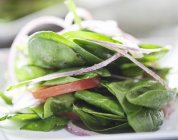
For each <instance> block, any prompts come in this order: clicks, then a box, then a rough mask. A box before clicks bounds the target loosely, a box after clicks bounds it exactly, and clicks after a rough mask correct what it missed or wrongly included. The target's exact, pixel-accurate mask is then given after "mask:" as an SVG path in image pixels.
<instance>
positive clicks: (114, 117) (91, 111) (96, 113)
mask: <svg viewBox="0 0 178 140" xmlns="http://www.w3.org/2000/svg"><path fill="white" fill-rule="evenodd" d="M80 109H81V110H82V111H83V112H85V113H88V114H91V115H93V116H97V117H101V118H105V119H108V120H117V121H121V122H126V119H124V118H121V116H118V115H115V114H110V113H106V112H101V111H98V110H97V111H96V110H94V109H91V108H89V107H86V106H85V107H80Z"/></svg>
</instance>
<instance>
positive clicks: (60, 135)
mask: <svg viewBox="0 0 178 140" xmlns="http://www.w3.org/2000/svg"><path fill="white" fill-rule="evenodd" d="M153 37H154V36H153ZM142 40H150V41H154V40H153V38H149V39H148V38H147V39H142ZM163 40H164V41H165V40H166V38H165V37H160V38H158V42H162V41H163ZM154 42H155V41H154ZM172 43H173V42H172ZM174 43H176V42H174ZM174 45H175V44H174ZM177 54H178V47H174V48H173V50H172V51H171V52H170V53H169V54H168V55H167V57H166V59H165V60H164V63H163V64H164V65H166V66H169V67H173V68H174V69H173V71H172V72H171V74H170V76H169V80H170V85H171V86H176V84H175V83H177V82H175V80H176V79H178V73H177V70H178V65H177V60H178V55H177ZM7 55H8V50H7V49H0V66H1V68H0V72H1V75H0V76H4V75H5V74H2V73H3V72H5V70H6V67H5V66H6V62H7V61H6V60H7ZM2 66H4V67H2ZM0 80H1V81H0V82H1V83H2V82H3V83H4V80H3V79H2V77H0ZM176 107H177V109H176V110H175V112H174V113H173V114H172V115H171V116H170V118H169V120H166V121H165V122H164V124H163V126H162V127H161V129H160V130H159V131H156V132H149V133H125V134H114V135H113V134H112V135H111V134H110V135H97V136H92V137H91V136H90V137H78V136H74V135H72V134H70V133H69V132H67V131H66V130H65V129H63V130H59V131H55V132H34V131H17V130H7V129H1V130H0V140H57V139H62V140H91V139H92V140H118V139H120V140H141V139H150V140H155V139H165V140H168V139H169V140H170V139H175V140H176V139H178V119H177V116H178V103H177V105H176Z"/></svg>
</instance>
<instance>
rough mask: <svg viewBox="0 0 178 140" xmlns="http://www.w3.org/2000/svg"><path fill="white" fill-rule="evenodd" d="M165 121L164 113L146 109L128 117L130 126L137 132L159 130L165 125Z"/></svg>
mask: <svg viewBox="0 0 178 140" xmlns="http://www.w3.org/2000/svg"><path fill="white" fill-rule="evenodd" d="M163 120H164V114H163V112H161V111H158V110H150V109H146V108H145V109H142V110H140V111H138V112H135V113H132V114H130V115H128V121H129V124H130V125H131V126H132V128H133V129H134V130H135V131H136V132H148V131H155V130H158V129H159V128H160V126H161V125H162V124H163Z"/></svg>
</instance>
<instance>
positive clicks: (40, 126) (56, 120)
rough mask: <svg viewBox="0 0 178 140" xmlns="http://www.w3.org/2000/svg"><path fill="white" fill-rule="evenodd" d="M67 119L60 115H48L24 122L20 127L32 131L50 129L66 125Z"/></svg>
mask: <svg viewBox="0 0 178 140" xmlns="http://www.w3.org/2000/svg"><path fill="white" fill-rule="evenodd" d="M67 122H68V120H67V119H66V118H62V117H55V116H52V117H49V118H46V119H43V120H41V119H40V120H34V121H31V122H28V123H26V124H25V125H24V126H22V127H21V129H25V130H32V131H50V130H54V129H61V128H64V127H65V126H66V125H67Z"/></svg>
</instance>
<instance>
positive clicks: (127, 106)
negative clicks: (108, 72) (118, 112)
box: [102, 80, 141, 114]
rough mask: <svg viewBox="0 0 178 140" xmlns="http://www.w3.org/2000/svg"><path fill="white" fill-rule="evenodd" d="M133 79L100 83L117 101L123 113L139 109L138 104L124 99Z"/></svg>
mask: <svg viewBox="0 0 178 140" xmlns="http://www.w3.org/2000/svg"><path fill="white" fill-rule="evenodd" d="M133 84H134V81H132V80H128V81H125V82H123V81H121V82H112V83H102V85H103V86H105V87H106V88H107V89H108V90H109V91H110V92H111V93H112V94H113V95H114V96H115V97H116V98H117V99H118V101H119V103H120V104H121V106H122V108H123V109H124V111H125V113H127V114H128V113H132V112H135V111H138V110H140V109H141V107H140V106H137V105H133V104H131V103H130V102H128V100H127V99H126V94H127V92H128V91H129V90H130V88H132V86H133Z"/></svg>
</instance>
